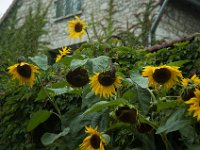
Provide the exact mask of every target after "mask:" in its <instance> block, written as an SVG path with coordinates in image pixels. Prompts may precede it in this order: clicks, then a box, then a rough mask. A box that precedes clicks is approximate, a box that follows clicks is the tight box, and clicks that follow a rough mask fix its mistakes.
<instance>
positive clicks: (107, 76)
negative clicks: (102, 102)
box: [90, 71, 121, 97]
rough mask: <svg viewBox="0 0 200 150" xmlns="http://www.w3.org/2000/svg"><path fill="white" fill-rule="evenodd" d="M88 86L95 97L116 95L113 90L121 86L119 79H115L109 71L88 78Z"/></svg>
mask: <svg viewBox="0 0 200 150" xmlns="http://www.w3.org/2000/svg"><path fill="white" fill-rule="evenodd" d="M90 85H91V88H92V91H93V92H94V93H95V94H96V95H100V96H101V97H102V96H103V97H110V96H112V95H113V94H117V92H116V91H115V88H116V87H119V86H120V85H121V78H120V77H118V76H117V77H116V76H115V74H113V73H111V72H110V71H106V72H101V73H95V75H94V76H92V77H90Z"/></svg>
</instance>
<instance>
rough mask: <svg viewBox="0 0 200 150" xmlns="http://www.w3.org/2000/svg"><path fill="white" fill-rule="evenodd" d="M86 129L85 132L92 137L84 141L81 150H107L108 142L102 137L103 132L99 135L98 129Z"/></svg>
mask: <svg viewBox="0 0 200 150" xmlns="http://www.w3.org/2000/svg"><path fill="white" fill-rule="evenodd" d="M85 128H86V130H85V132H86V133H89V134H90V135H89V136H87V137H86V138H85V139H84V140H83V143H82V144H80V148H81V150H105V144H106V141H105V139H104V138H103V136H102V134H103V132H101V133H99V132H98V131H97V127H96V128H95V129H93V128H92V127H85Z"/></svg>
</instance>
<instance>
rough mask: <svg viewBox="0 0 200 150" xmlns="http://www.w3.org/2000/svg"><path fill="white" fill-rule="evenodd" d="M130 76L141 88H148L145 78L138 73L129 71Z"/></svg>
mask: <svg viewBox="0 0 200 150" xmlns="http://www.w3.org/2000/svg"><path fill="white" fill-rule="evenodd" d="M130 78H131V80H132V81H133V82H135V83H137V84H138V85H139V86H141V87H142V88H148V82H147V81H148V80H147V78H144V77H142V76H141V75H140V74H137V73H134V72H131V74H130Z"/></svg>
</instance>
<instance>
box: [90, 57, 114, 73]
mask: <svg viewBox="0 0 200 150" xmlns="http://www.w3.org/2000/svg"><path fill="white" fill-rule="evenodd" d="M109 66H110V58H109V57H107V56H99V57H97V58H92V59H89V60H88V62H87V67H88V68H89V69H90V71H91V72H102V71H105V70H107V69H108V67H109Z"/></svg>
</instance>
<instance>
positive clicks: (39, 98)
mask: <svg viewBox="0 0 200 150" xmlns="http://www.w3.org/2000/svg"><path fill="white" fill-rule="evenodd" d="M46 97H48V95H47V94H46V91H45V90H44V89H43V88H41V90H40V91H39V93H38V95H37V98H36V99H35V102H36V101H42V100H44V99H45V98H46Z"/></svg>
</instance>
